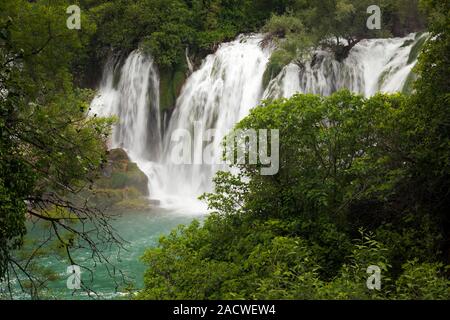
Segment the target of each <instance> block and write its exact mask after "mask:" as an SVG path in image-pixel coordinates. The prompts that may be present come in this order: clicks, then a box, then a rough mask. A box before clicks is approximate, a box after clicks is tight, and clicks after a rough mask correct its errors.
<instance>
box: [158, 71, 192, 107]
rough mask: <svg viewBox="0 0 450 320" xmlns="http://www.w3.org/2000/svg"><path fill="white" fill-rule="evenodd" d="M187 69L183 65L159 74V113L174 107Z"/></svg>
mask: <svg viewBox="0 0 450 320" xmlns="http://www.w3.org/2000/svg"><path fill="white" fill-rule="evenodd" d="M187 70H188V67H187V65H186V64H185V63H183V64H180V65H178V66H175V67H174V68H173V69H170V70H163V71H161V74H160V108H161V112H164V111H166V110H169V109H172V108H173V107H175V103H176V101H177V98H178V95H179V94H180V92H181V88H182V87H183V85H184V83H185V81H186V78H187V77H186V73H187Z"/></svg>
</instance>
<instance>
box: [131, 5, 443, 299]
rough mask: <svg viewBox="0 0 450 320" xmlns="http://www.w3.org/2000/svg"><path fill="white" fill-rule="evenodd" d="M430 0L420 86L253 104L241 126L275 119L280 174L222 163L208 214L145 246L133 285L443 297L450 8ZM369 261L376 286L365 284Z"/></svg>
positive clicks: (186, 290)
mask: <svg viewBox="0 0 450 320" xmlns="http://www.w3.org/2000/svg"><path fill="white" fill-rule="evenodd" d="M347 3H348V2H347ZM426 4H428V7H427V8H428V11H429V15H430V17H431V19H432V20H433V21H432V23H431V24H430V25H431V29H430V31H431V37H432V39H433V40H432V41H429V42H428V43H426V44H425V47H424V49H423V51H422V54H421V55H420V56H419V64H418V66H417V68H416V70H415V72H416V73H417V75H418V80H417V82H416V83H415V91H414V92H413V94H412V95H411V96H404V95H401V94H394V95H385V94H377V95H375V96H374V97H371V98H363V97H362V96H358V95H355V94H352V93H350V92H348V91H345V90H344V91H340V92H337V93H335V94H333V95H332V96H330V97H321V96H316V95H295V96H293V97H292V98H291V99H280V100H275V101H266V102H264V103H263V104H262V105H261V106H259V107H257V108H255V109H253V110H252V111H251V113H250V115H249V116H248V117H246V118H245V119H244V120H242V121H241V122H240V123H239V124H238V125H237V126H236V129H249V128H251V129H278V130H279V132H280V153H279V155H280V170H279V172H278V174H277V175H275V176H261V175H260V170H259V169H260V165H261V164H257V165H239V169H240V170H239V174H237V175H233V174H231V173H225V172H220V173H218V175H217V176H216V178H215V181H214V182H215V187H216V190H215V192H214V193H212V194H205V195H203V196H202V197H201V198H202V199H203V200H206V201H207V202H208V205H209V207H210V209H212V210H213V214H212V215H211V216H210V217H209V218H207V219H206V221H205V222H204V225H203V226H200V224H199V223H198V222H194V223H193V224H192V225H191V226H188V227H182V228H181V229H179V230H177V231H174V232H173V233H172V234H171V236H169V237H165V238H162V239H161V241H160V245H159V246H158V247H157V248H154V249H149V250H148V251H147V252H146V254H145V255H144V257H143V260H144V262H145V263H146V264H147V265H148V267H149V268H148V270H147V273H146V277H145V288H144V289H143V290H142V291H141V292H140V294H139V296H138V298H140V299H162V298H164V299H167V298H171V299H191V298H193V299H199V298H201V299H203V298H206V299H254V298H257V299H448V298H449V289H448V288H449V281H448V268H445V267H444V265H445V264H447V263H448V260H447V258H448V252H449V251H448V250H449V249H448V248H449V247H448V234H449V233H448V230H449V229H448V227H449V222H448V214H447V209H446V208H448V207H450V206H449V204H448V192H449V185H448V181H449V179H448V173H449V171H448V168H449V159H450V155H449V146H450V143H449V141H448V137H449V132H448V124H449V123H450V121H449V118H448V112H447V108H446V106H448V102H449V100H448V98H449V93H448V92H449V85H450V83H449V81H448V74H449V71H450V70H449V62H448V59H447V58H446V57H447V55H446V53H448V51H449V49H450V48H449V43H450V42H449V39H448V35H449V32H448V31H449V30H448V25H449V24H448V17H449V15H448V12H449V7H448V3H442V2H439V1H432V0H430V1H427V2H426ZM341 9H342V10H343V11H342V12H343V13H345V10H344V9H346V10H347V9H348V10H347V12H349V13H351V12H352V10H350V8H349V7H342V8H341ZM274 25H276V24H275V23H274ZM278 25H282V24H281V23H280V24H278ZM433 37H434V38H433ZM361 230H365V231H364V232H362V231H361ZM361 233H362V237H361ZM351 239H357V240H353V243H352V241H351ZM370 265H376V266H378V267H380V269H381V271H382V274H381V277H382V288H381V290H380V291H376V290H375V291H371V290H368V289H367V286H366V280H367V278H368V274H367V272H366V270H367V267H368V266H370ZM212 270H214V272H212ZM446 272H447V274H446ZM210 278H211V279H212V281H211V282H209V281H204V280H205V279H210Z"/></svg>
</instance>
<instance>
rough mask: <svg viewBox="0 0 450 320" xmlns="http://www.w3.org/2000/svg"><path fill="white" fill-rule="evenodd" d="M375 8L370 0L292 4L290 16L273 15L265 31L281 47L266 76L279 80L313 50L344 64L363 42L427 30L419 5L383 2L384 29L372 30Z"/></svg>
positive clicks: (298, 1)
mask: <svg viewBox="0 0 450 320" xmlns="http://www.w3.org/2000/svg"><path fill="white" fill-rule="evenodd" d="M373 4H374V3H373V1H370V0H363V1H361V0H336V1H328V0H293V1H290V3H289V9H288V10H287V12H285V13H283V14H282V15H277V14H274V15H272V17H271V18H270V19H269V20H268V22H267V23H266V25H265V26H264V28H263V31H265V32H267V35H266V38H267V40H268V39H274V40H275V44H276V45H277V51H276V52H275V54H274V55H273V57H272V59H271V63H270V64H269V69H270V73H269V74H268V75H266V76H267V77H268V76H270V75H272V77H274V76H276V75H277V72H279V71H281V67H282V66H283V64H284V65H286V64H287V63H289V62H292V61H294V62H300V63H302V62H305V61H306V60H307V58H308V54H309V53H310V52H311V49H312V48H322V49H328V50H331V51H332V52H334V54H335V56H336V58H337V59H338V60H339V61H340V60H343V59H345V58H346V57H347V56H348V53H349V52H350V50H351V49H352V48H353V47H354V46H355V45H356V44H357V43H358V42H359V41H361V40H363V39H370V38H377V37H381V36H384V37H386V36H390V35H395V36H400V35H402V36H403V35H405V34H407V33H410V32H414V31H419V30H423V28H424V22H423V18H422V16H421V14H420V12H419V7H418V1H409V0H401V1H398V0H383V1H378V2H377V3H376V5H377V6H379V7H380V9H381V12H382V28H381V30H370V29H368V28H367V25H366V22H367V19H368V18H369V16H370V15H369V14H368V13H367V8H368V7H369V6H371V5H373ZM423 41H425V40H423ZM421 44H423V42H421V43H418V44H417V47H416V48H417V49H418V48H420V47H421ZM416 48H415V50H414V52H417V51H418V50H416ZM281 57H283V58H281ZM266 82H267V79H266Z"/></svg>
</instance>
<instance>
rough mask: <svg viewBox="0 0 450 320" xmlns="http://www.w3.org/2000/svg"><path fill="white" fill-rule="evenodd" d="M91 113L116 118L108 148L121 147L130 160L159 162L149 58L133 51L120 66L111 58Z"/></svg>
mask: <svg viewBox="0 0 450 320" xmlns="http://www.w3.org/2000/svg"><path fill="white" fill-rule="evenodd" d="M117 68H120V70H117ZM91 113H92V114H97V115H98V116H116V117H117V118H118V123H117V124H116V125H115V126H114V130H113V135H112V139H111V145H110V147H111V148H123V149H124V150H125V151H127V153H128V154H129V155H130V157H132V158H133V160H139V159H148V160H154V161H158V159H159V156H160V154H161V149H162V145H161V120H160V116H159V114H160V113H159V76H158V72H157V70H156V68H155V65H154V63H153V60H152V59H151V58H150V57H146V56H144V55H142V54H141V53H140V52H139V51H133V52H132V53H131V54H130V55H129V56H128V58H127V59H126V60H125V62H124V64H123V66H121V65H120V62H117V61H114V59H110V60H109V61H108V62H107V64H106V67H105V71H104V74H103V79H102V83H101V86H100V90H99V95H97V97H95V99H94V101H93V102H92V104H91Z"/></svg>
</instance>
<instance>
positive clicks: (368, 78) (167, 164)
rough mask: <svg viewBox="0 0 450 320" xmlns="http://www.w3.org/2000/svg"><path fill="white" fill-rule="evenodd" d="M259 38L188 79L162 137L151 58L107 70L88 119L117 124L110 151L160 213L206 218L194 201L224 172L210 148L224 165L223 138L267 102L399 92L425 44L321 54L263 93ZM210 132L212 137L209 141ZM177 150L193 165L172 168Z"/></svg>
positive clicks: (384, 42) (371, 45)
mask: <svg viewBox="0 0 450 320" xmlns="http://www.w3.org/2000/svg"><path fill="white" fill-rule="evenodd" d="M424 36H425V35H422V37H424ZM262 38H263V37H262V36H261V35H252V36H240V37H238V39H237V40H235V41H233V42H230V43H225V44H222V45H221V46H220V48H219V49H218V50H217V52H216V53H215V54H212V55H209V56H208V57H207V58H206V59H205V61H204V62H203V64H202V66H201V67H200V68H199V69H198V70H197V71H195V72H193V73H192V74H191V76H190V77H189V78H188V79H187V81H186V83H185V85H184V87H183V89H182V91H181V94H180V96H179V98H178V100H177V103H176V108H175V110H174V112H173V114H172V116H171V119H170V122H169V124H168V127H167V130H165V131H166V132H165V136H164V137H161V121H160V110H159V79H158V72H157V71H156V68H155V66H154V64H153V61H152V59H151V58H148V57H145V56H144V55H142V54H141V53H139V51H134V52H132V53H131V54H130V56H129V57H128V58H127V59H126V61H125V62H124V64H123V66H120V65H118V64H117V63H113V62H109V63H108V64H107V66H106V68H105V72H104V76H103V81H102V85H101V88H100V94H99V96H98V97H97V98H96V99H95V100H94V101H93V103H92V106H91V109H92V111H91V112H92V113H96V114H98V115H99V116H109V115H117V116H118V117H119V119H120V120H119V123H118V124H117V125H116V126H115V129H114V135H113V139H112V141H111V147H113V148H115V147H121V148H123V149H125V150H126V151H127V152H128V154H129V155H130V158H131V159H132V160H133V161H135V162H137V164H138V166H139V167H140V168H141V170H142V171H143V172H144V173H146V174H147V176H148V177H149V191H150V196H151V197H152V198H154V199H158V200H160V201H161V206H163V207H167V208H170V209H180V208H181V211H184V212H196V213H202V212H205V211H206V208H205V207H204V205H203V204H200V202H198V201H197V200H196V197H197V196H199V195H200V194H201V193H203V192H207V191H211V189H212V178H213V175H214V173H215V172H216V171H217V169H218V168H219V167H220V166H218V165H208V164H202V161H203V153H204V151H205V148H206V147H208V148H210V149H209V150H208V152H209V153H211V154H212V155H213V156H214V157H215V158H216V159H218V158H220V155H221V142H222V139H223V137H224V136H225V135H226V134H227V133H228V132H229V130H230V129H231V128H232V127H233V126H234V125H235V124H236V123H237V122H238V121H239V120H241V119H242V118H244V117H245V116H246V115H247V114H248V113H249V111H250V109H251V108H253V107H255V106H257V105H258V104H259V102H260V101H261V99H262V98H277V97H290V96H292V95H293V94H294V93H296V92H305V93H306V92H308V93H318V94H323V95H329V94H331V93H333V92H334V91H336V90H338V89H341V88H348V89H350V90H351V91H354V92H357V93H361V94H364V95H365V96H371V95H373V94H374V93H376V92H377V91H385V92H394V91H400V90H402V88H403V86H404V84H405V81H406V79H407V77H408V75H409V74H410V72H411V69H412V68H413V66H414V65H415V62H416V61H415V59H413V61H411V58H410V52H411V48H412V47H413V46H414V45H415V43H416V42H417V41H419V40H420V39H419V37H415V35H410V36H408V37H406V38H396V39H377V40H365V41H362V42H361V43H359V44H358V45H356V46H355V47H354V48H353V49H352V51H351V52H350V55H349V56H348V57H347V58H346V59H345V60H344V61H343V62H338V61H336V60H334V59H333V57H332V56H331V54H329V53H326V52H317V54H316V58H315V62H314V63H313V64H311V63H306V64H305V65H304V67H303V68H300V67H299V66H297V65H295V64H290V65H288V66H287V67H285V68H284V70H283V71H282V72H281V73H280V75H278V76H277V77H276V78H275V79H273V80H272V81H271V82H270V83H269V85H268V87H267V88H266V90H264V88H263V75H264V72H265V69H266V66H267V63H268V61H269V58H270V54H271V49H270V48H269V49H263V48H261V46H260V42H261V40H262ZM119 68H120V69H119ZM115 69H119V70H115ZM119 71H120V72H119ZM118 75H120V79H119V80H118V81H117V79H116V78H117V76H118ZM115 82H116V83H115ZM179 129H184V130H185V132H189V133H190V134H191V137H192V138H193V141H186V140H184V141H173V139H172V138H173V135H172V134H173V133H174V132H176V131H177V130H179ZM208 129H214V130H215V132H214V135H213V136H212V137H209V136H208V134H209V132H208ZM180 145H181V146H182V147H183V150H186V149H190V150H191V151H192V158H191V159H190V160H191V162H192V163H193V164H184V165H180V164H175V163H173V162H172V155H173V153H174V150H178V149H177V147H179V146H180Z"/></svg>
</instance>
